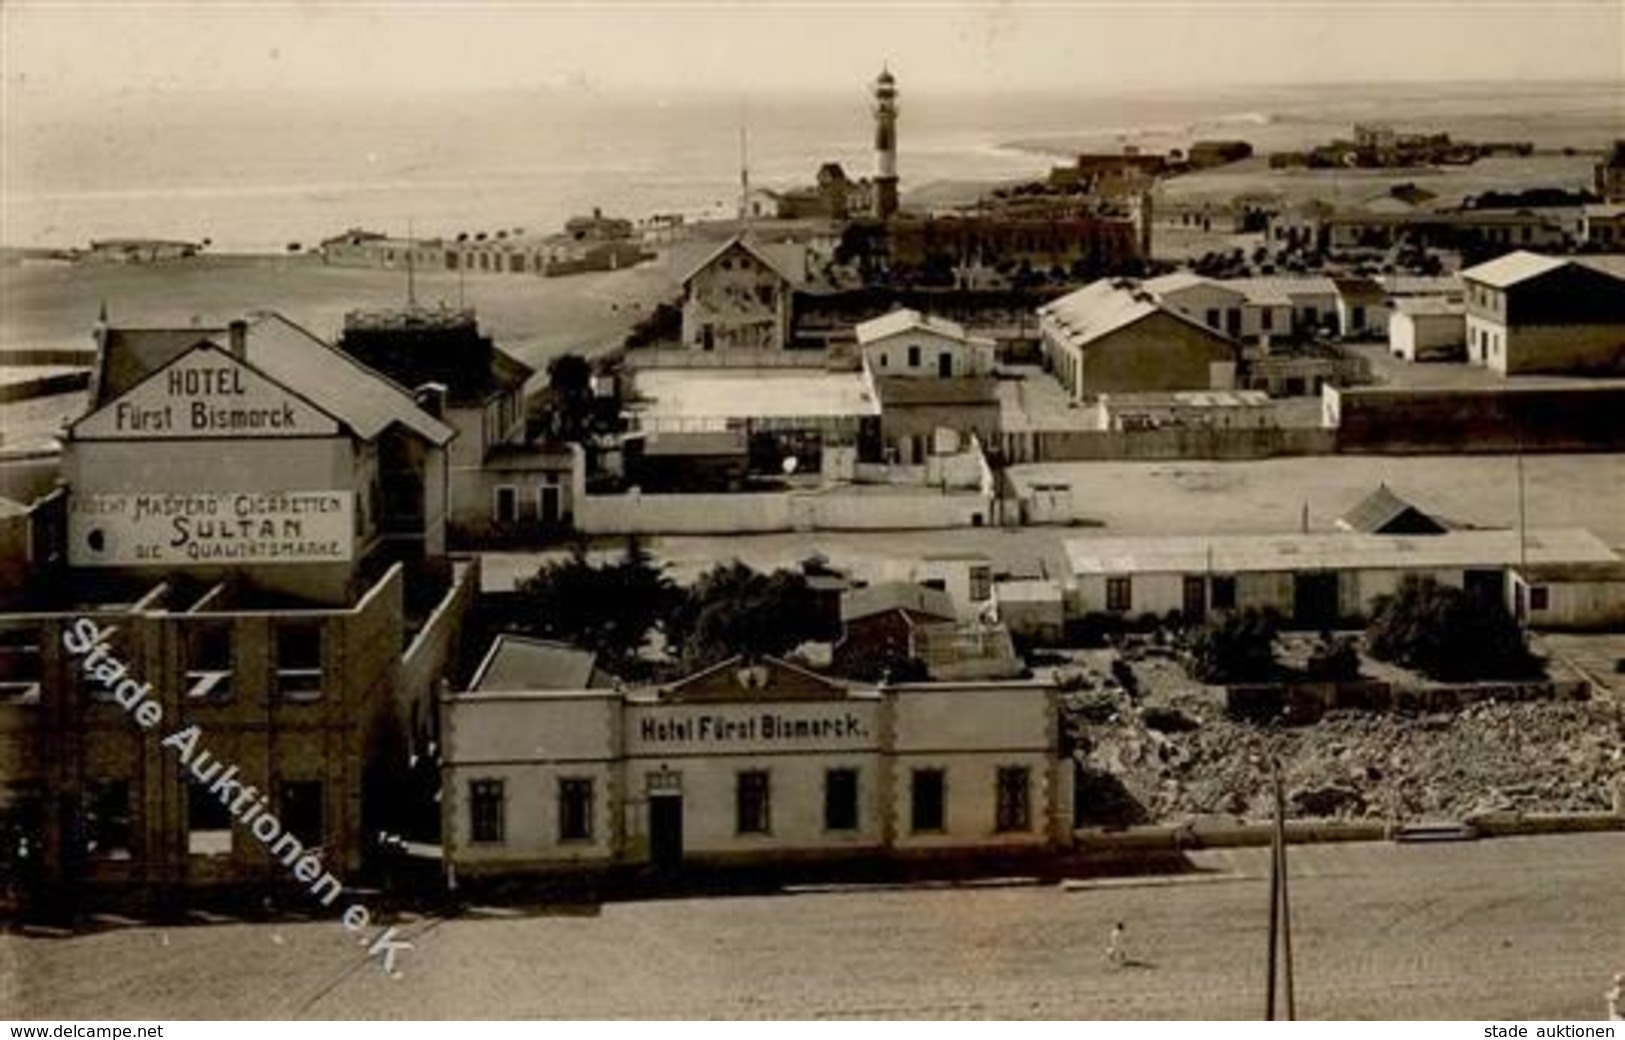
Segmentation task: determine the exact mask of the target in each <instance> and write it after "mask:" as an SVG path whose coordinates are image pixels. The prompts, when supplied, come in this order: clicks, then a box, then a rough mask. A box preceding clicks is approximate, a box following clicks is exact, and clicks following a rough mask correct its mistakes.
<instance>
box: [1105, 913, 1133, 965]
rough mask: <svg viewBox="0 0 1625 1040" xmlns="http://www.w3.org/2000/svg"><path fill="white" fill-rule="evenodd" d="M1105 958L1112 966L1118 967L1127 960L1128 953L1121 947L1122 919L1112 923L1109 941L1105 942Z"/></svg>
mask: <svg viewBox="0 0 1625 1040" xmlns="http://www.w3.org/2000/svg"><path fill="white" fill-rule="evenodd" d="M1106 960H1107V961H1108V962H1109V963H1110V964H1112V965H1113V966H1114V967H1119V968H1120V967H1122V966H1123V963H1124V962H1125V961H1127V960H1128V953H1127V952H1126V951H1125V950H1124V949H1123V922H1122V921H1118V922H1117V923H1116V924H1114V925H1112V937H1111V941H1110V942H1108V943H1107V944H1106Z"/></svg>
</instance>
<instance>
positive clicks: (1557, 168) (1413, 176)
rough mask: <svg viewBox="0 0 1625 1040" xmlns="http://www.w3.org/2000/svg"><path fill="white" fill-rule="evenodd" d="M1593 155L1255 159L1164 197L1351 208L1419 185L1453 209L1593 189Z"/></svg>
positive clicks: (1186, 181) (1174, 182)
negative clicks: (1337, 163)
mask: <svg viewBox="0 0 1625 1040" xmlns="http://www.w3.org/2000/svg"><path fill="white" fill-rule="evenodd" d="M1596 162H1597V159H1596V157H1595V156H1594V155H1567V156H1565V155H1535V156H1527V157H1522V158H1499V157H1497V158H1490V159H1480V160H1479V161H1478V162H1476V163H1473V164H1472V165H1470V166H1441V167H1434V168H1426V169H1395V170H1335V169H1327V170H1309V169H1288V170H1272V169H1270V167H1269V159H1268V158H1267V157H1265V156H1255V157H1253V158H1251V159H1248V160H1246V161H1244V162H1238V163H1231V164H1230V165H1228V166H1221V167H1218V168H1217V169H1213V170H1206V171H1203V172H1202V173H1192V174H1187V175H1185V176H1183V177H1175V178H1173V179H1171V180H1169V181H1167V182H1166V183H1165V184H1164V186H1163V192H1164V194H1165V196H1166V197H1167V198H1170V199H1182V200H1183V199H1216V198H1234V197H1236V196H1237V195H1245V194H1249V193H1253V192H1264V193H1268V194H1278V195H1281V196H1284V197H1285V198H1286V199H1287V200H1289V201H1292V202H1297V201H1302V200H1305V199H1320V200H1322V201H1325V202H1332V203H1337V204H1339V205H1353V204H1357V203H1359V202H1363V201H1365V200H1367V199H1371V198H1374V197H1377V196H1381V195H1384V194H1386V193H1387V192H1388V189H1389V188H1390V187H1391V186H1393V185H1396V184H1415V185H1417V186H1418V187H1421V188H1425V189H1427V190H1428V191H1431V192H1433V193H1434V194H1435V195H1437V196H1438V197H1439V201H1440V204H1441V205H1444V204H1454V203H1455V202H1456V201H1458V200H1459V199H1461V198H1462V197H1463V196H1465V195H1477V194H1481V193H1482V192H1485V191H1491V190H1496V191H1517V190H1520V189H1523V188H1568V189H1571V190H1574V189H1579V188H1589V187H1591V180H1592V167H1594V166H1595V165H1596Z"/></svg>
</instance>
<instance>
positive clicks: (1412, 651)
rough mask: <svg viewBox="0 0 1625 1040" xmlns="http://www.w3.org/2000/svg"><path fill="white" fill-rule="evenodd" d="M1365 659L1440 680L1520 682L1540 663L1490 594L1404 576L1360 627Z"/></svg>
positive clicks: (1513, 622)
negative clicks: (1368, 656)
mask: <svg viewBox="0 0 1625 1040" xmlns="http://www.w3.org/2000/svg"><path fill="white" fill-rule="evenodd" d="M1366 648H1367V649H1368V650H1369V651H1370V653H1371V656H1373V657H1375V658H1377V659H1378V660H1382V661H1391V662H1393V663H1394V664H1397V665H1401V666H1402V667H1405V668H1411V669H1414V670H1415V671H1418V672H1421V673H1422V674H1423V675H1426V676H1428V677H1429V678H1433V679H1438V680H1441V681H1445V682H1470V681H1473V680H1478V679H1522V678H1529V677H1531V676H1535V675H1538V674H1539V673H1540V665H1539V662H1538V660H1537V659H1536V658H1535V657H1534V656H1533V655H1532V654H1530V652H1529V648H1528V646H1527V645H1526V644H1525V642H1524V635H1523V630H1522V629H1521V628H1519V627H1518V623H1517V622H1516V621H1515V620H1513V618H1512V615H1511V614H1510V613H1508V612H1507V609H1506V606H1505V605H1504V604H1503V603H1501V601H1500V600H1499V599H1496V598H1495V597H1492V596H1474V595H1470V594H1468V593H1467V592H1465V591H1463V590H1461V589H1458V588H1453V587H1451V586H1448V585H1440V584H1439V583H1438V582H1437V581H1435V580H1434V579H1432V578H1424V577H1418V576H1416V575H1408V576H1407V577H1406V578H1405V579H1404V580H1403V581H1402V582H1400V585H1399V589H1398V590H1397V591H1396V592H1394V594H1393V595H1391V596H1383V597H1380V598H1379V599H1378V600H1377V602H1376V605H1375V609H1374V610H1373V611H1372V617H1371V624H1370V626H1369V627H1368V628H1367V629H1366Z"/></svg>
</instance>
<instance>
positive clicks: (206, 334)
mask: <svg viewBox="0 0 1625 1040" xmlns="http://www.w3.org/2000/svg"><path fill="white" fill-rule="evenodd" d="M99 338H100V341H101V342H100V347H101V349H100V351H99V353H98V356H97V363H96V367H95V370H94V372H93V373H92V385H91V400H90V410H89V412H88V413H86V414H85V415H83V416H82V417H80V418H79V419H78V420H76V421H75V422H74V423H72V424H71V425H70V426H69V428H68V431H67V434H66V436H65V438H64V440H63V448H62V463H61V476H62V480H63V482H64V483H65V484H66V485H67V489H68V490H67V496H68V502H67V514H68V515H67V539H68V561H69V564H70V565H71V566H72V567H74V568H75V569H83V570H85V571H95V572H96V573H98V574H100V575H102V576H103V577H104V578H105V580H106V582H107V583H113V584H116V583H118V582H120V581H125V580H127V581H129V582H131V583H133V584H134V585H137V586H140V585H143V584H145V583H146V582H148V581H149V579H151V578H152V577H153V576H154V575H158V574H163V573H168V572H174V571H179V572H184V573H186V574H188V575H190V576H191V577H194V578H197V579H199V580H219V579H221V578H224V577H227V576H229V577H232V578H233V579H234V580H237V581H241V582H246V583H247V584H249V585H251V586H254V587H257V588H260V589H262V590H263V591H265V592H267V593H274V594H283V595H288V596H293V597H297V598H299V599H302V600H307V601H318V602H330V603H344V602H349V601H350V600H351V599H352V598H353V597H354V596H355V595H356V594H357V593H358V591H359V590H360V589H362V588H364V587H365V585H366V584H367V583H368V581H369V577H370V576H375V575H376V573H377V572H378V565H379V564H381V563H382V562H383V561H386V560H395V559H403V558H421V557H424V556H439V555H442V554H444V552H445V537H446V536H445V526H446V518H447V510H448V500H447V449H448V447H449V445H450V444H451V442H452V440H453V438H454V437H455V436H456V431H455V430H454V429H453V428H452V427H451V426H449V425H448V424H447V423H445V422H443V421H441V420H440V419H437V418H435V417H434V416H433V415H431V414H430V413H429V412H428V411H425V410H424V409H423V408H421V407H419V402H418V401H417V400H416V399H414V397H413V395H412V394H411V393H410V392H409V391H408V390H407V389H406V388H404V387H402V386H400V385H398V384H396V383H394V382H392V381H390V380H389V379H387V378H385V377H384V376H382V375H380V374H379V373H377V372H375V371H373V370H371V369H369V368H367V367H366V366H364V365H362V364H361V363H360V362H358V361H356V360H355V359H354V358H352V357H350V356H349V355H347V354H345V353H343V352H342V351H339V350H337V349H335V348H334V347H332V346H330V345H329V344H327V343H325V342H323V341H322V340H320V339H318V338H317V337H315V336H314V335H312V334H311V333H309V332H307V331H306V330H304V329H303V328H300V327H299V326H298V325H295V324H294V323H293V322H291V321H289V320H288V319H286V318H284V317H282V316H280V315H277V314H270V313H260V314H256V315H254V316H252V318H251V319H250V320H247V321H235V322H232V323H231V324H230V325H228V326H227V327H225V328H192V329H138V328H107V329H103V330H101V332H100V336H99Z"/></svg>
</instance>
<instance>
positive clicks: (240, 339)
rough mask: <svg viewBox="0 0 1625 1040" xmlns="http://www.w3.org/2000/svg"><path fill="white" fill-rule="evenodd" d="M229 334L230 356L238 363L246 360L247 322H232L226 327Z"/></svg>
mask: <svg viewBox="0 0 1625 1040" xmlns="http://www.w3.org/2000/svg"><path fill="white" fill-rule="evenodd" d="M226 328H227V329H228V330H230V332H231V356H232V357H234V358H236V359H237V360H238V361H246V360H247V359H248V322H246V321H241V320H238V321H234V322H232V323H231V324H230V325H228V326H226Z"/></svg>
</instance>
